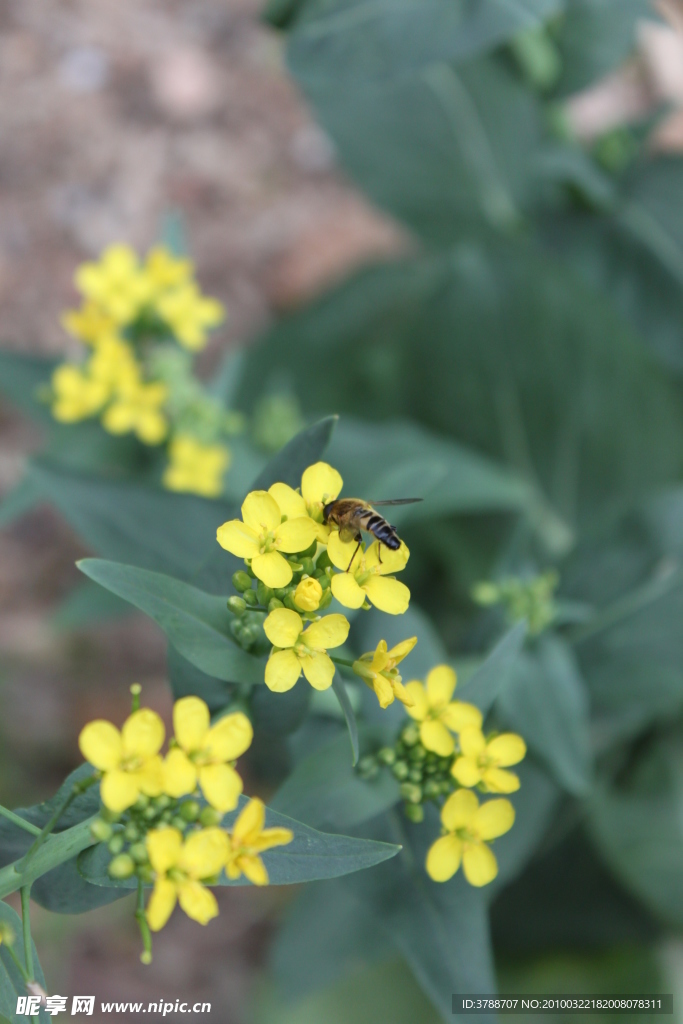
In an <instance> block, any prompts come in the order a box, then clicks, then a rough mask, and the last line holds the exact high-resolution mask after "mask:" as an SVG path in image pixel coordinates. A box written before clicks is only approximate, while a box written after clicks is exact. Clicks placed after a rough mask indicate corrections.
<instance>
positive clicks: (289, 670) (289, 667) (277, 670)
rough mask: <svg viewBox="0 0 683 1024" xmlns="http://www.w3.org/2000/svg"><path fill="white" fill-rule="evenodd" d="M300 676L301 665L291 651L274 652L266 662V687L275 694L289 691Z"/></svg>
mask: <svg viewBox="0 0 683 1024" xmlns="http://www.w3.org/2000/svg"><path fill="white" fill-rule="evenodd" d="M300 675H301V664H300V662H299V659H298V658H297V656H296V654H295V653H294V651H292V650H291V649H290V650H287V651H276V652H275V654H271V656H270V657H269V658H268V661H267V662H266V675H265V682H266V686H267V687H268V689H269V690H273V691H274V692H275V693H284V692H285V691H286V690H291V689H292V687H293V686H294V684H295V683H296V681H297V679H298V678H299V676H300Z"/></svg>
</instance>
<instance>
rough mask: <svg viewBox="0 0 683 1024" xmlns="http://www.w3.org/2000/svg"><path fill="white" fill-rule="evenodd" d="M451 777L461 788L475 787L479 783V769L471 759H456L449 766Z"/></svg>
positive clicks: (473, 759)
mask: <svg viewBox="0 0 683 1024" xmlns="http://www.w3.org/2000/svg"><path fill="white" fill-rule="evenodd" d="M451 775H452V776H453V778H454V779H455V780H456V782H459V783H460V785H461V786H476V785H477V784H478V783H479V782H481V768H480V767H479V765H478V764H477V762H476V760H475V758H473V757H458V758H457V759H456V760H455V761H454V762H453V765H452V766H451Z"/></svg>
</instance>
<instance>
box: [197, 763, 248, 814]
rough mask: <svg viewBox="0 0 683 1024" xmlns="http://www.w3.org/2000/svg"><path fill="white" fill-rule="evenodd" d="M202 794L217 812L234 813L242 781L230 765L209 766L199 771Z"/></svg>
mask: <svg viewBox="0 0 683 1024" xmlns="http://www.w3.org/2000/svg"><path fill="white" fill-rule="evenodd" d="M199 785H200V786H201V787H202V793H203V794H204V796H205V797H206V799H207V800H208V801H209V803H210V804H211V806H212V807H215V808H216V810H217V811H222V812H223V814H225V813H226V811H232V810H234V809H235V807H237V801H238V800H239V797H240V793H241V792H242V780H241V778H240V777H239V775H238V774H237V772H236V771H235V769H234V768H232V767H231V766H230V765H229V764H207V765H204V766H203V767H201V768H200V769H199Z"/></svg>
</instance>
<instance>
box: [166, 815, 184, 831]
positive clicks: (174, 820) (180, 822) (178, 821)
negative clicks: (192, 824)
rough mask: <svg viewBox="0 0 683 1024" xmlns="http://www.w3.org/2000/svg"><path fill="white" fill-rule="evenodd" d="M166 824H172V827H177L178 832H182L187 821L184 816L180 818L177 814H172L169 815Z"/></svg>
mask: <svg viewBox="0 0 683 1024" xmlns="http://www.w3.org/2000/svg"><path fill="white" fill-rule="evenodd" d="M168 824H169V825H172V826H173V828H177V829H178V831H179V832H184V831H185V829H186V828H187V826H188V824H189V822H187V821H185V819H184V818H181V816H180V815H179V814H176V815H173V814H172V815H171V817H170V818H169V819H168Z"/></svg>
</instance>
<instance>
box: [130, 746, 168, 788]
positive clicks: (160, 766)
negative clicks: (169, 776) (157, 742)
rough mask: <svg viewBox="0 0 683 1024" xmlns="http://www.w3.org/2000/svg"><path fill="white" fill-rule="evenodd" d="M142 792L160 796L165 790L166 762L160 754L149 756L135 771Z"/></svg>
mask: <svg viewBox="0 0 683 1024" xmlns="http://www.w3.org/2000/svg"><path fill="white" fill-rule="evenodd" d="M135 774H136V776H137V780H138V786H139V787H140V792H141V793H144V794H145V796H160V795H161V794H162V793H163V791H164V762H163V759H162V757H161V755H160V754H155V755H154V757H148V758H147V760H146V761H143V763H142V765H141V767H140V768H139V769H138V771H137V772H136V773H135Z"/></svg>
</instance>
